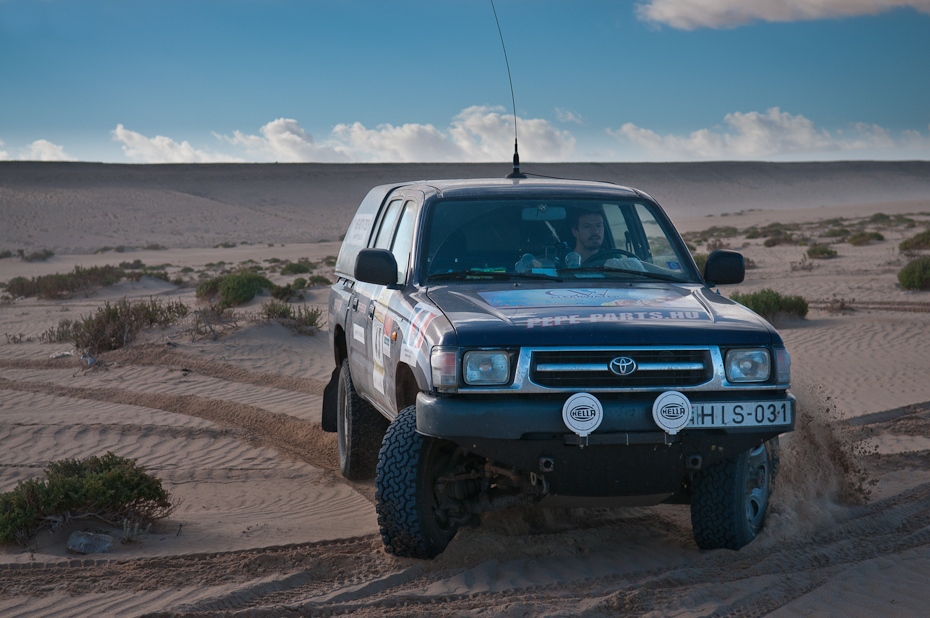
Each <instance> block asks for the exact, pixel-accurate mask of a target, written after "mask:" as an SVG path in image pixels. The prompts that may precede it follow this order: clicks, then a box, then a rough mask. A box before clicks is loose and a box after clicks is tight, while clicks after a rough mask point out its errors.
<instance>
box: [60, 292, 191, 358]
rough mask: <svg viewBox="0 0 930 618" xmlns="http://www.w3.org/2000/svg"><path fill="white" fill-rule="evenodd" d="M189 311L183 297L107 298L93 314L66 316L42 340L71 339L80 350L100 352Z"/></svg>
mask: <svg viewBox="0 0 930 618" xmlns="http://www.w3.org/2000/svg"><path fill="white" fill-rule="evenodd" d="M187 312H188V309H187V305H185V304H184V303H182V302H180V301H169V302H162V301H160V300H157V299H154V298H152V299H149V300H147V301H146V300H143V301H135V302H131V301H129V300H127V299H126V298H123V299H121V300H119V301H116V302H115V303H112V304H111V303H110V302H109V301H107V302H106V303H104V305H103V306H102V307H97V310H96V311H95V312H94V313H92V314H90V315H87V316H81V317H80V318H78V319H77V320H62V321H61V322H59V324H58V327H57V328H53V329H50V330H48V331H46V332H45V333H43V335H42V340H43V341H49V342H61V341H71V342H72V343H73V344H74V347H75V348H77V349H78V350H81V351H82V352H84V353H87V354H90V355H97V354H100V353H101V352H106V351H109V350H117V349H119V348H121V347H123V346H124V345H126V344H127V343H129V342H130V341H132V340H133V339H135V338H136V335H137V334H138V333H139V332H141V331H142V330H144V329H146V328H150V327H152V326H168V325H169V324H172V323H174V322H176V321H178V320H180V319H181V318H183V317H184V316H186V315H187Z"/></svg>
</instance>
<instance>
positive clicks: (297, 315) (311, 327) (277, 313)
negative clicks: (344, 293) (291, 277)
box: [262, 300, 323, 334]
mask: <svg viewBox="0 0 930 618" xmlns="http://www.w3.org/2000/svg"><path fill="white" fill-rule="evenodd" d="M262 316H263V317H264V318H265V319H266V320H284V321H286V322H288V323H289V325H290V326H293V327H294V328H296V329H297V330H298V331H300V332H303V333H308V334H311V333H313V332H314V331H315V330H316V329H318V328H319V327H320V318H321V317H322V316H323V311H322V310H321V309H317V308H315V307H313V308H311V307H307V305H298V306H296V307H295V306H293V305H289V304H287V303H284V302H277V301H274V300H273V301H271V302H268V303H265V304H263V305H262Z"/></svg>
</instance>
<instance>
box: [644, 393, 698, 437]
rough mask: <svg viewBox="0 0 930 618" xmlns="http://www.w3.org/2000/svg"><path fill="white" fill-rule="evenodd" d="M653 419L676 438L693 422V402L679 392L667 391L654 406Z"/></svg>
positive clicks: (658, 398)
mask: <svg viewBox="0 0 930 618" xmlns="http://www.w3.org/2000/svg"><path fill="white" fill-rule="evenodd" d="M652 419H653V420H654V421H655V422H656V425H658V426H659V427H661V428H662V429H663V430H665V432H666V433H668V434H669V435H671V436H674V435H675V434H676V433H678V431H679V430H680V429H681V428H682V427H684V426H685V425H687V424H688V422H689V421H690V420H691V401H690V400H689V399H688V398H687V397H685V396H684V395H683V394H682V393H679V392H678V391H666V392H664V393H662V394H661V395H659V396H658V397H657V398H656V400H655V402H654V403H653V404H652Z"/></svg>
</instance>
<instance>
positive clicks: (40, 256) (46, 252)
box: [22, 249, 55, 262]
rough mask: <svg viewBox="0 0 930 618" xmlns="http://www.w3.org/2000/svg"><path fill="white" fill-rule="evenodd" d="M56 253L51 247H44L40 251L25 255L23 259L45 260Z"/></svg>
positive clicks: (32, 260) (27, 260) (28, 260)
mask: <svg viewBox="0 0 930 618" xmlns="http://www.w3.org/2000/svg"><path fill="white" fill-rule="evenodd" d="M53 255H55V252H54V251H51V250H50V249H42V250H40V251H33V252H32V253H30V254H29V255H23V256H22V258H23V261H25V262H44V261H45V260H47V259H48V258H50V257H52V256H53Z"/></svg>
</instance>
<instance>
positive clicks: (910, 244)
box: [898, 230, 930, 251]
mask: <svg viewBox="0 0 930 618" xmlns="http://www.w3.org/2000/svg"><path fill="white" fill-rule="evenodd" d="M898 249H900V250H901V251H919V250H921V249H930V230H924V231H923V232H921V233H920V234H917V235H916V236H911V237H910V238H905V239H904V240H902V241H901V243H900V244H899V245H898Z"/></svg>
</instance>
